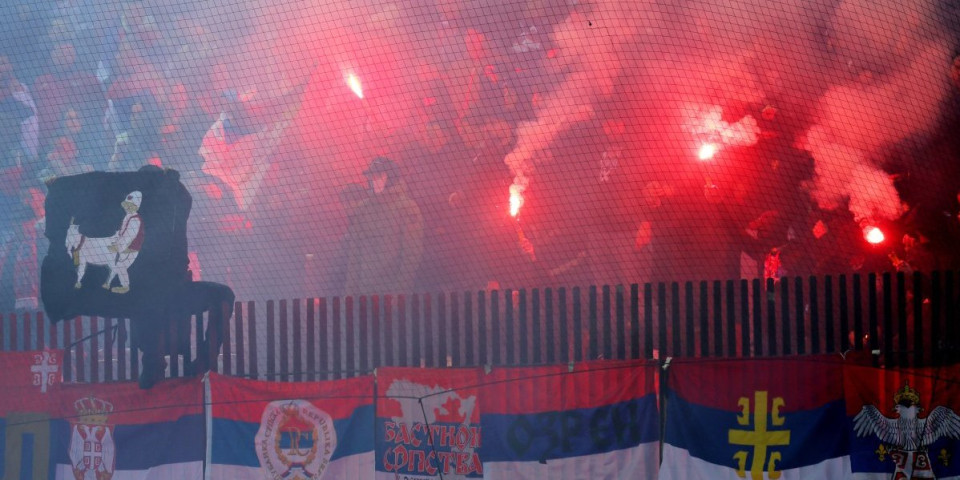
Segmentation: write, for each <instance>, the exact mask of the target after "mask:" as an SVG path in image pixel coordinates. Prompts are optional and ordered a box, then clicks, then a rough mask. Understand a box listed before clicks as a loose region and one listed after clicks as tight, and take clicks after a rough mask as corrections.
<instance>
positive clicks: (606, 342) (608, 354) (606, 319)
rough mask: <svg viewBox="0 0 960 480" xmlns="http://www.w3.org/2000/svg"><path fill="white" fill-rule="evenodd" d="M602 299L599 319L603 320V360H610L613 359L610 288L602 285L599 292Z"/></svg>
mask: <svg viewBox="0 0 960 480" xmlns="http://www.w3.org/2000/svg"><path fill="white" fill-rule="evenodd" d="M601 292H602V293H603V297H601V304H602V305H603V310H602V311H601V318H602V319H603V333H602V334H601V335H602V338H603V358H607V359H609V358H612V357H613V345H612V343H611V342H612V338H611V337H613V327H612V326H611V325H610V324H611V323H612V322H611V320H612V319H611V315H610V286H609V285H604V286H603V289H602V290H601Z"/></svg>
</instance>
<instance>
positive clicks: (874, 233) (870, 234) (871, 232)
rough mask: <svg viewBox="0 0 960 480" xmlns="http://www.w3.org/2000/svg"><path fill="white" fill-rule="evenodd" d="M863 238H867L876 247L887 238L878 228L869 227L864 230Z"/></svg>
mask: <svg viewBox="0 0 960 480" xmlns="http://www.w3.org/2000/svg"><path fill="white" fill-rule="evenodd" d="M863 237H864V238H866V239H867V241H868V242H870V243H872V244H874V245H876V244H878V243H883V241H884V239H885V238H886V237H884V235H883V231H882V230H880V229H879V228H877V227H867V228H866V229H865V230H864V235H863Z"/></svg>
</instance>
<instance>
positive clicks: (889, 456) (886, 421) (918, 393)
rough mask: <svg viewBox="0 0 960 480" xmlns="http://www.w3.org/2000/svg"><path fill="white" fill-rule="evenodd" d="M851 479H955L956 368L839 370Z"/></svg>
mask: <svg viewBox="0 0 960 480" xmlns="http://www.w3.org/2000/svg"><path fill="white" fill-rule="evenodd" d="M844 378H845V382H844V385H845V391H846V400H847V416H848V417H849V421H850V425H852V432H851V433H850V434H849V435H850V439H851V452H850V463H851V467H852V470H853V473H854V476H853V478H855V479H863V480H867V479H877V480H881V479H882V480H889V479H891V478H894V479H900V478H903V479H913V478H931V479H932V478H937V479H940V480H944V479H960V441H958V439H960V416H958V412H960V367H957V366H949V367H942V368H927V369H916V370H907V369H898V370H886V369H879V368H872V367H864V366H855V365H847V366H845V367H844Z"/></svg>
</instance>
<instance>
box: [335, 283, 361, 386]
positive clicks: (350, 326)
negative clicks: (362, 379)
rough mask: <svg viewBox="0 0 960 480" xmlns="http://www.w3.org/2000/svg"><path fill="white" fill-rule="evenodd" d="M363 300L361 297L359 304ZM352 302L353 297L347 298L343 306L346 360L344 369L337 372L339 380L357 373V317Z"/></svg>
mask: <svg viewBox="0 0 960 480" xmlns="http://www.w3.org/2000/svg"><path fill="white" fill-rule="evenodd" d="M363 300H364V297H362V296H361V297H360V302H361V303H362V302H363ZM354 302H355V299H354V297H347V298H346V301H345V305H344V312H345V313H346V315H345V317H344V319H343V325H344V330H345V332H344V333H345V334H346V335H345V336H346V339H347V344H346V347H345V348H346V351H345V352H344V353H346V357H347V359H346V361H345V362H344V369H343V370H341V371H340V372H339V373H340V378H346V377H352V376H354V375H355V374H356V373H357V343H358V342H357V315H356V304H355V303H354Z"/></svg>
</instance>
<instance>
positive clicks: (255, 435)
mask: <svg viewBox="0 0 960 480" xmlns="http://www.w3.org/2000/svg"><path fill="white" fill-rule="evenodd" d="M209 382H210V404H211V409H210V410H211V418H212V427H211V429H210V439H209V440H208V442H209V443H210V448H211V451H210V461H209V473H210V478H211V479H213V480H217V479H222V480H238V479H251V480H253V479H256V480H261V479H264V478H350V479H365V478H366V479H369V478H372V477H373V459H374V454H373V377H371V376H366V377H358V378H351V379H346V380H332V381H326V382H309V383H286V382H264V381H258V380H247V379H240V378H233V377H226V376H222V375H217V374H214V373H211V374H210V375H209Z"/></svg>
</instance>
